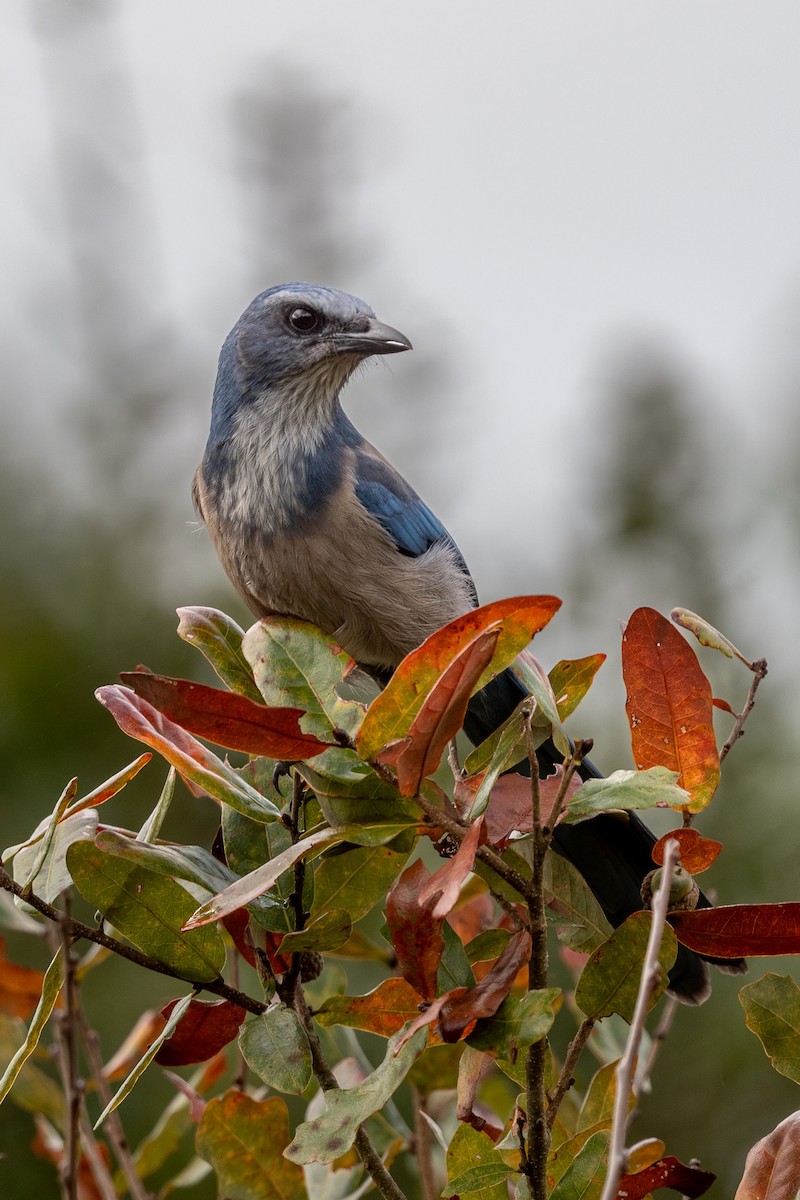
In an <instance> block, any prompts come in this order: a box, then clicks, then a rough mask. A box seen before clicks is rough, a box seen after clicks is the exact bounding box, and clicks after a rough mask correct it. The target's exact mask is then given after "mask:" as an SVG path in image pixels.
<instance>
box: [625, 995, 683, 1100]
mask: <svg viewBox="0 0 800 1200" xmlns="http://www.w3.org/2000/svg"><path fill="white" fill-rule="evenodd" d="M679 1008H680V1005H679V1003H678V1001H677V1000H676V999H675V997H674V996H667V997H666V998H665V1000H664V1008H663V1011H662V1013H661V1020H660V1021H659V1022H658V1025H656V1027H655V1029H654V1030H653V1032H652V1034H651V1037H650V1042H651V1045H650V1053H649V1055H648V1057H647V1062H646V1063H645V1064H644V1066H643V1067H642V1069H641V1071H637V1074H636V1078H635V1079H634V1092H635V1094H636V1098H637V1100H638V1098H639V1096H641V1094H642V1092H644V1091H645V1090H646V1089H647V1087H648V1085H649V1083H650V1078H651V1076H652V1074H653V1067H654V1066H655V1065H656V1059H657V1058H658V1055H659V1053H660V1051H661V1047H662V1046H663V1045H664V1042H665V1041H666V1039H667V1035H668V1034H669V1031H670V1029H671V1028H672V1022H673V1021H674V1020H675V1015H676V1013H677V1011H678V1009H679ZM635 1115H636V1110H635V1109H634V1110H633V1111H632V1112H631V1120H633V1118H634V1116H635Z"/></svg>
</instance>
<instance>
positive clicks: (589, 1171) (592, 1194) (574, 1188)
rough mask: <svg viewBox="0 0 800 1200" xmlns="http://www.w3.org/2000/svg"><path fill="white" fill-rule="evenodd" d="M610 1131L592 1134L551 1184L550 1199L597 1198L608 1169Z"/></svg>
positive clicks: (576, 1199) (597, 1199)
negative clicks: (557, 1179) (559, 1176)
mask: <svg viewBox="0 0 800 1200" xmlns="http://www.w3.org/2000/svg"><path fill="white" fill-rule="evenodd" d="M609 1141H610V1134H609V1133H607V1132H606V1131H600V1132H598V1133H594V1134H592V1136H591V1137H590V1138H589V1140H588V1142H586V1144H585V1145H584V1146H583V1147H582V1149H581V1150H579V1151H578V1153H577V1155H576V1156H575V1159H574V1160H573V1162H572V1163H571V1164H570V1165H569V1166H568V1167H567V1169H566V1171H565V1172H564V1174H563V1175H562V1176H561V1178H560V1179H559V1181H558V1183H557V1184H556V1186H555V1187H554V1189H553V1191H552V1193H551V1195H550V1200H599V1198H600V1196H602V1194H603V1185H604V1183H605V1178H606V1171H607V1169H608V1145H609Z"/></svg>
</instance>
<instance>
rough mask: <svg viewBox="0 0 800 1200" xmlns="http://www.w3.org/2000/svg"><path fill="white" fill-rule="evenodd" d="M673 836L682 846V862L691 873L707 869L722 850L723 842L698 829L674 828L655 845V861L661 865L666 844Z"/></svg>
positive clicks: (696, 873)
mask: <svg viewBox="0 0 800 1200" xmlns="http://www.w3.org/2000/svg"><path fill="white" fill-rule="evenodd" d="M670 838H673V839H674V840H675V841H676V842H677V843H678V845H679V846H680V862H681V866H682V867H683V869H684V871H688V872H689V874H690V875H700V874H701V872H703V871H707V870H708V868H709V867H710V866H711V864H712V863H713V862H714V860H715V858H717V856H718V855H719V854H720V852H721V850H722V842H715V841H714V840H713V838H707V837H703V836H702V834H700V833H698V832H697V830H696V829H689V828H686V829H673V830H672V831H671V833H665V834H664V836H663V837H660V838H659V839H658V841H657V842H656V844H655V846H653V862H654V863H657V864H658V865H659V866H661V865H662V864H663V862H664V846H665V844H666V843H667V842H668V841H669V840H670Z"/></svg>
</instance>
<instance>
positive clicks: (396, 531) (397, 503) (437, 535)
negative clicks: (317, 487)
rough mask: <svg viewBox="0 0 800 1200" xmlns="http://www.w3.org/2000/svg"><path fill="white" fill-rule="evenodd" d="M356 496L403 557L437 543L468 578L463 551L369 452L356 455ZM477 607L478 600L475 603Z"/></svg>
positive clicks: (413, 555)
mask: <svg viewBox="0 0 800 1200" xmlns="http://www.w3.org/2000/svg"><path fill="white" fill-rule="evenodd" d="M355 491H356V496H357V497H358V499H359V500H360V502H361V503H362V504H363V505H364V508H366V509H367V511H368V512H369V513H371V514H372V516H373V517H375V519H376V521H379V522H380V524H381V525H382V526H383V528H384V529H385V530H386V532H387V533H388V534H389V536H390V537H391V538H392V540H393V541H394V544H395V545H396V546H397V549H398V550H399V551H400V553H401V554H407V555H408V556H409V557H410V558H418V557H419V556H420V555H421V554H424V553H425V551H426V550H429V549H430V548H431V546H433V545H435V544H436V543H437V542H445V543H446V544H447V545H448V546H450V547H451V548H452V550H453V551H454V553H455V555H456V557H457V561H458V563H459V566H460V567H461V569H462V571H463V572H464V574H465V575H466V576H467V578H470V574H469V569H468V567H467V564H466V563H465V562H464V559H463V556H462V554H461V551H460V550H459V548H458V546H457V545H456V543H455V542H454V541H453V539H452V537H451V536H450V534H449V533H448V532H447V530H446V529H445V527H444V525H442V523H441V521H440V520H439V518H438V517H437V516H435V515H434V513H432V512H431V510H430V509H429V508H428V506H427V504H425V503H424V502H423V501H422V500H420V498H419V496H418V495H417V493H416V492H415V491H414V489H413V488H412V487H411V486H410V485H409V484H408V483H406V481H405V479H403V477H402V475H398V473H397V472H396V471H395V470H393V468H392V467H390V466H389V464H388V463H387V462H386V461H385V460H384V459H382V458H378V457H376V456H374V455H373V454H370V453H369V451H368V450H367V449H366V448H360V449H359V450H358V451H356V478H355ZM475 602H476V604H477V596H476V599H475Z"/></svg>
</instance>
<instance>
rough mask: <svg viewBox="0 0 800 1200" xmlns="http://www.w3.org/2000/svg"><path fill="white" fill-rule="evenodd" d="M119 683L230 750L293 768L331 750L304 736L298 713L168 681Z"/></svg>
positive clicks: (148, 678) (145, 678) (131, 677)
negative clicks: (324, 751) (300, 761)
mask: <svg viewBox="0 0 800 1200" xmlns="http://www.w3.org/2000/svg"><path fill="white" fill-rule="evenodd" d="M120 678H121V680H122V682H123V683H124V684H126V685H127V686H128V687H129V688H131V689H132V690H133V691H134V692H136V694H137V696H141V697H142V698H143V699H144V700H146V701H147V702H148V704H152V706H153V708H157V709H158V711H159V712H161V713H163V714H164V715H165V716H167V717H169V719H170V720H171V721H175V722H176V724H178V725H180V726H182V727H183V728H184V729H188V730H189V732H190V733H194V734H197V736H198V737H202V738H205V739H206V740H207V741H209V742H214V743H215V744H216V745H217V746H224V747H226V749H228V750H243V751H244V752H245V753H246V754H260V755H264V756H265V757H267V758H278V759H284V760H286V761H287V762H294V761H296V760H299V759H306V758H311V757H313V756H314V755H316V754H321V753H322V751H323V750H324V749H325V748H326V746H328V745H330V744H331V743H329V742H322V741H320V739H319V738H317V737H314V736H313V734H310V733H303V731H302V729H301V728H300V717H302V716H303V715H304V714H303V711H302V709H299V708H268V707H267V705H266V704H256V703H255V701H253V700H250V699H248V697H247V696H242V695H239V694H238V693H237V692H226V691H223V690H222V689H221V688H213V687H207V686H206V685H205V684H202V683H192V682H191V681H190V680H188V679H172V678H170V677H169V676H167V675H151V674H149V673H148V672H143V671H124V672H123V673H122V674H121V675H120Z"/></svg>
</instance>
